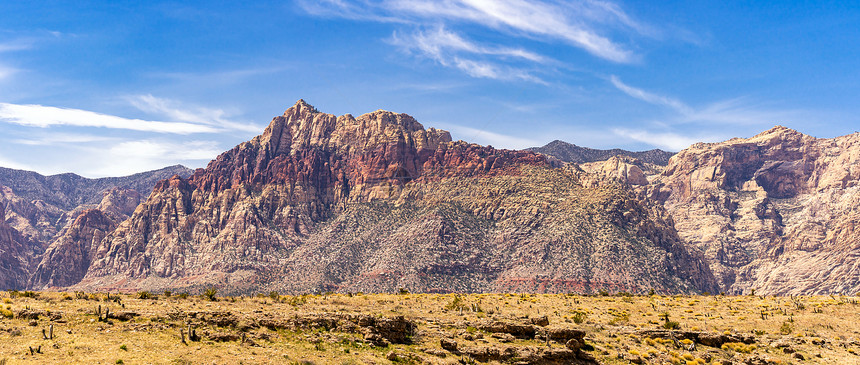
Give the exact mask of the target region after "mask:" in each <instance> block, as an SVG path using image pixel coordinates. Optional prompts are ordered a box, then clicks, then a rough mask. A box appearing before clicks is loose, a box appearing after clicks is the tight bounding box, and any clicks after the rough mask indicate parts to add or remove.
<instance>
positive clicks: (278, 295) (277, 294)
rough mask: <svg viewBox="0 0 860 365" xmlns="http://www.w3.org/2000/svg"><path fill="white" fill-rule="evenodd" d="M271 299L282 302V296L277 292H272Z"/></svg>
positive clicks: (270, 293)
mask: <svg viewBox="0 0 860 365" xmlns="http://www.w3.org/2000/svg"><path fill="white" fill-rule="evenodd" d="M269 298H272V300H274V301H275V302H279V301H281V294H280V293H278V292H276V291H270V292H269Z"/></svg>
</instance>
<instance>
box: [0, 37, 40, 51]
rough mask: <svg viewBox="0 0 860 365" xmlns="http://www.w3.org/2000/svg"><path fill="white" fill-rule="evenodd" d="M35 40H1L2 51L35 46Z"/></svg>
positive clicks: (0, 49)
mask: <svg viewBox="0 0 860 365" xmlns="http://www.w3.org/2000/svg"><path fill="white" fill-rule="evenodd" d="M33 43H34V41H33V40H32V39H28V38H21V39H15V40H10V41H5V42H0V53H4V52H13V51H23V50H27V49H31V48H33Z"/></svg>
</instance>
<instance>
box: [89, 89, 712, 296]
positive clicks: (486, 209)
mask: <svg viewBox="0 0 860 365" xmlns="http://www.w3.org/2000/svg"><path fill="white" fill-rule="evenodd" d="M666 217H667V216H666V215H665V212H664V211H663V210H662V207H659V206H654V205H651V204H648V203H647V202H642V201H641V199H640V198H639V197H638V196H637V195H636V194H634V193H632V191H630V190H629V189H628V187H627V185H625V184H622V183H618V182H616V181H608V180H603V179H598V178H596V177H595V176H593V175H591V174H588V173H585V172H583V171H582V170H579V169H578V168H575V167H569V168H564V169H560V168H558V166H555V164H554V163H553V162H551V161H550V160H547V159H546V158H545V157H544V156H542V155H539V154H535V153H532V152H528V151H509V150H496V149H493V148H491V147H482V146H478V145H474V144H468V143H465V142H451V138H450V135H449V134H448V132H445V131H439V130H436V129H433V128H430V129H426V130H425V129H424V128H423V126H421V124H420V123H418V122H417V121H415V120H414V119H413V118H412V117H410V116H408V115H405V114H395V113H391V112H386V111H376V112H373V113H368V114H364V115H361V116H359V117H357V118H355V117H353V116H351V115H348V114H347V115H344V116H341V117H335V116H333V115H331V114H325V113H320V112H319V111H317V110H316V109H314V108H313V107H312V106H310V105H308V104H307V103H305V102H304V101H301V100H300V101H299V102H298V103H296V105H294V106H293V107H291V108H289V109H288V110H287V111H286V112H285V113H284V115H282V116H279V117H276V118H275V119H273V121H272V122H271V124H270V125H269V126H268V127H267V128H266V130H265V131H264V133H263V134H262V135H260V136H258V137H255V138H254V139H252V140H251V141H249V142H246V143H242V144H240V145H238V146H236V147H235V148H233V149H232V150H230V151H227V152H225V153H223V154H222V155H221V156H219V157H218V158H217V159H215V160H213V161H212V162H210V163H209V165H208V166H207V168H206V169H202V170H198V171H197V172H195V173H194V175H192V176H191V177H190V178H188V179H183V178H181V177H173V178H171V179H169V180H165V181H162V182H160V183H159V184H158V185H157V186H156V188H155V189H154V190H153V193H152V195H150V197H149V198H148V199H147V200H146V201H145V202H144V203H142V204H141V205H140V206H139V207H138V208H137V209H136V211H135V212H134V214H133V215H132V216H131V218H129V219H128V220H126V221H125V222H123V223H121V224H120V225H119V227H118V228H117V229H116V231H114V232H113V233H111V234H110V235H108V236H107V237H106V238H105V239H104V240H102V241H101V243H100V244H99V245H98V247H97V248H96V249H95V252H96V254H95V255H94V257H96V259H95V260H94V261H93V262H92V265H91V266H90V268H89V271H88V272H87V274H86V276H85V277H84V279H83V281H82V282H81V283H80V284H78V285H77V286H76V288H87V289H121V290H138V289H140V288H147V289H157V288H182V287H186V288H188V287H194V286H202V285H211V284H218V285H220V286H221V287H222V288H225V290H228V291H232V292H247V291H257V290H259V289H260V288H272V289H277V290H285V291H289V292H308V291H327V290H338V291H358V290H362V291H389V290H394V289H396V288H397V287H399V286H401V287H408V288H409V289H410V290H417V291H502V290H523V291H526V290H528V291H538V292H564V291H586V292H594V291H597V290H599V289H604V288H605V289H614V290H628V291H643V290H647V288H652V287H653V288H655V289H658V290H663V291H673V292H689V291H696V290H709V291H713V290H715V289H716V288H717V287H716V282H715V281H714V278H713V276H712V274H711V273H710V270H709V269H708V267H707V264H705V263H703V261H702V260H701V259H700V258H699V257H697V256H696V255H695V254H691V253H689V252H688V251H686V250H685V248H684V246H683V244H682V242H681V241H680V239H679V238H678V237H677V235H676V234H675V233H674V231H673V229H672V227H671V222H670V221H669V220H667V219H665V218H666Z"/></svg>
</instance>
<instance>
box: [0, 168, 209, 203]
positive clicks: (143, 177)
mask: <svg viewBox="0 0 860 365" xmlns="http://www.w3.org/2000/svg"><path fill="white" fill-rule="evenodd" d="M192 172H194V171H193V170H191V169H189V168H187V167H185V166H182V165H174V166H168V167H165V168H162V169H158V170H153V171H147V172H141V173H138V174H134V175H129V176H124V177H104V178H99V179H89V178H86V177H83V176H80V175H76V174H71V173H67V174H59V175H50V176H44V175H41V174H39V173H36V172H32V171H24V170H14V169H9V168H5V167H0V185H2V186H6V187H8V188H10V189H11V190H12V191H14V192H15V195H17V196H19V197H21V199H23V200H24V201H34V200H36V201H41V202H44V204H47V205H51V206H54V207H57V208H59V209H62V210H67V211H68V210H73V209H74V208H76V207H78V206H80V205H82V204H98V202H99V201H101V200H102V192H103V191H105V190H108V189H110V188H114V187H118V188H124V189H133V190H137V191H139V192H149V191H150V190H152V187H153V186H155V183H157V182H158V181H160V180H164V179H167V178H169V177H171V176H173V175H180V176H189V175H191V173H192Z"/></svg>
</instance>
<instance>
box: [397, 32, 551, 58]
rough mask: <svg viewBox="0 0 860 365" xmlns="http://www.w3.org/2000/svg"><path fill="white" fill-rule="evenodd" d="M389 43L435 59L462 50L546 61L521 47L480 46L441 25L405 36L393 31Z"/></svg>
mask: <svg viewBox="0 0 860 365" xmlns="http://www.w3.org/2000/svg"><path fill="white" fill-rule="evenodd" d="M391 43H393V44H395V45H398V46H400V47H403V48H407V49H418V50H420V51H421V52H422V53H424V54H425V55H427V56H429V57H432V58H435V59H442V58H444V55H445V54H446V53H448V52H450V51H462V52H466V53H475V54H483V55H495V56H507V57H513V58H521V59H525V60H529V61H532V62H545V61H546V58H545V57H543V56H541V55H539V54H536V53H533V52H529V51H527V50H525V49H522V48H510V47H487V46H482V45H479V44H476V43H474V42H472V41H470V40H467V39H465V38H463V37H461V36H460V35H459V34H457V33H454V32H451V31H448V30H447V29H445V27H441V26H440V27H436V29H434V30H432V31H428V32H422V31H418V32H415V33H413V34H411V35H408V36H406V37H401V36H398V35H397V33H395V34H394V36H393V37H392V42H391Z"/></svg>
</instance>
